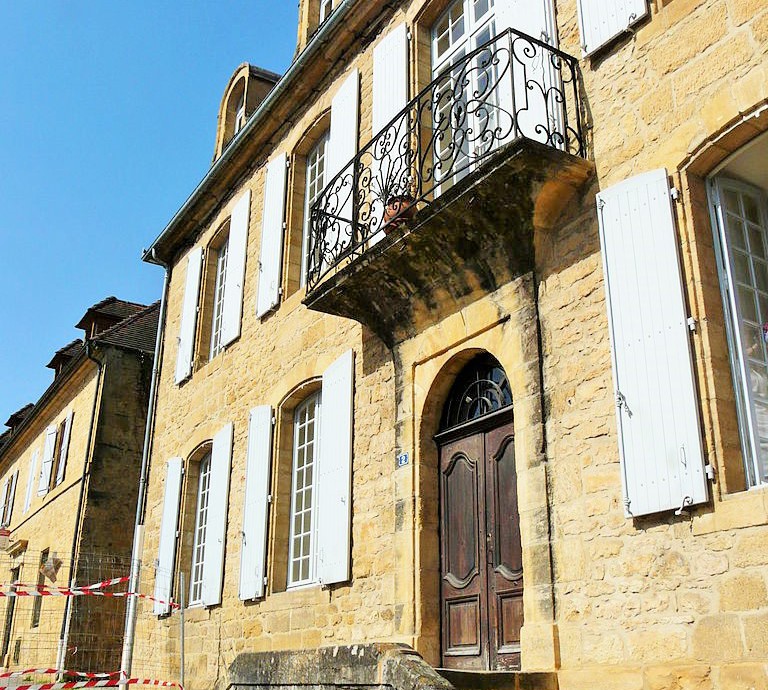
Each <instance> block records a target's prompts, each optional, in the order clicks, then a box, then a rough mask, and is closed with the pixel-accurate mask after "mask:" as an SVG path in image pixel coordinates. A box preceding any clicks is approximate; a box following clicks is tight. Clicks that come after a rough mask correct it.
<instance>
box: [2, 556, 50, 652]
mask: <svg viewBox="0 0 768 690" xmlns="http://www.w3.org/2000/svg"><path fill="white" fill-rule="evenodd" d="M20 574H21V567H20V566H17V567H16V568H12V569H11V587H10V591H11V592H15V591H16V583H17V582H18V581H19V576H20ZM36 598H37V599H40V598H41V597H36ZM15 611H16V597H8V603H7V604H6V607H5V625H4V627H3V649H2V652H0V659H3V660H4V659H5V656H6V654H8V649H9V647H10V645H11V633H12V632H13V614H14V613H15ZM14 656H16V654H14ZM3 664H5V661H3Z"/></svg>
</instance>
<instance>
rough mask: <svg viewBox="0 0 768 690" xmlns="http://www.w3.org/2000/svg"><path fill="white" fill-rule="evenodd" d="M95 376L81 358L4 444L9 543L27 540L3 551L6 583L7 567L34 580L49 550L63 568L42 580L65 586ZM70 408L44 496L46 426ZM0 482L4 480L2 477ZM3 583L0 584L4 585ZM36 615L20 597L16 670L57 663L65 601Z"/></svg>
mask: <svg viewBox="0 0 768 690" xmlns="http://www.w3.org/2000/svg"><path fill="white" fill-rule="evenodd" d="M97 385H98V375H97V369H96V366H95V364H93V363H91V362H86V363H84V364H83V365H82V367H81V368H80V369H79V370H78V371H77V372H75V373H74V375H73V376H71V377H70V379H69V380H67V381H66V383H65V384H64V385H63V386H62V387H61V388H60V389H59V390H58V391H57V392H56V394H55V395H54V396H53V397H52V398H51V399H50V400H49V401H48V402H47V403H46V404H45V405H44V406H43V407H41V409H40V410H39V411H37V413H36V415H35V418H34V419H33V421H32V422H31V423H30V424H29V426H28V427H27V428H26V429H25V430H24V431H23V432H22V433H21V435H20V436H18V437H17V438H16V439H15V440H14V441H13V444H12V446H11V447H9V448H6V449H5V452H4V458H3V463H2V477H5V476H8V474H10V473H11V472H15V471H16V470H18V472H19V478H18V481H17V485H16V496H15V501H14V506H13V513H12V517H11V523H10V529H11V536H10V542H11V543H12V544H13V543H14V542H27V545H26V549H24V548H19V549H17V550H14V551H11V552H10V553H4V554H2V557H1V558H0V567H2V574H1V575H0V579H1V581H2V582H3V583H5V585H7V584H10V582H11V570H12V569H13V568H17V567H19V568H21V573H20V574H21V577H22V578H23V580H22V581H23V582H24V583H26V584H32V585H35V584H37V576H38V570H39V566H40V557H41V553H42V552H43V551H45V550H46V549H48V551H49V554H50V556H51V557H53V556H54V554H55V555H56V557H57V558H59V559H61V561H62V566H61V569H60V571H59V573H58V574H57V577H56V582H55V583H52V582H51V581H50V580H49V579H46V580H45V582H46V583H47V584H54V585H59V586H60V585H67V584H68V580H69V574H70V567H71V560H70V559H71V549H72V541H73V538H74V534H75V518H76V514H77V505H78V502H79V498H80V485H81V479H82V474H83V467H84V464H85V462H86V453H87V448H88V437H89V430H90V427H91V415H92V411H93V404H94V397H95V396H96V395H97ZM70 410H72V411H73V413H74V416H73V419H72V430H71V436H70V444H69V453H68V457H67V465H66V472H65V475H64V481H63V482H62V483H61V484H60V485H59V486H57V487H55V488H54V489H53V490H52V491H50V492H49V493H48V494H47V495H45V496H38V493H37V491H38V478H39V472H40V463H41V462H42V453H43V444H44V442H45V431H46V428H47V427H48V426H49V425H51V424H59V423H60V422H61V421H62V420H63V419H64V418H65V417H66V416H67V414H68V412H69V411H70ZM35 451H39V458H38V462H37V469H36V473H35V475H34V480H33V485H32V494H31V496H32V497H31V502H30V506H29V510H28V511H27V512H24V499H25V494H26V489H27V482H28V480H29V472H30V461H31V459H32V455H33V453H34V452H35ZM1 481H5V480H4V479H2V480H1ZM5 585H4V588H5ZM9 601H10V600H9V599H4V600H3V603H2V612H0V615H2V616H3V620H4V621H5V620H6V614H7V607H8V602H9ZM40 602H41V603H40V619H39V624H38V625H37V626H34V627H33V625H32V609H33V602H32V601H31V598H30V599H20V600H19V603H18V605H17V606H16V610H15V613H14V617H13V624H12V628H11V634H10V648H9V663H10V665H11V666H13V667H15V668H19V667H20V666H23V667H27V668H28V667H30V666H31V667H34V666H46V665H48V664H54V665H55V663H56V652H57V643H58V639H59V636H60V633H61V625H62V619H63V613H64V606H65V599H64V598H62V597H44V598H41V599H40ZM17 640H20V643H19V645H20V646H19V649H20V655H19V658H18V661H16V660H15V659H14V649H15V645H16V641H17Z"/></svg>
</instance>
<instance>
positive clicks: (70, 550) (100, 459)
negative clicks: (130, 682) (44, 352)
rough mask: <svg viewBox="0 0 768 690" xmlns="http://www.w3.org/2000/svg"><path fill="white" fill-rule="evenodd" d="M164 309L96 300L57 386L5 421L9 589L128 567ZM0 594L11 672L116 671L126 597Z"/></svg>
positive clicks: (58, 366)
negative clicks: (62, 669) (81, 335)
mask: <svg viewBox="0 0 768 690" xmlns="http://www.w3.org/2000/svg"><path fill="white" fill-rule="evenodd" d="M158 314H159V303H155V304H152V305H150V306H145V305H141V304H134V303H132V302H126V301H123V300H119V299H116V298H114V297H108V298H107V299H104V300H102V301H101V302H99V303H97V304H95V305H93V306H92V307H90V308H89V309H88V310H87V312H86V313H85V315H84V316H83V318H82V319H80V321H79V323H78V324H77V327H78V328H80V329H82V330H83V331H84V338H83V339H82V340H75V341H73V342H71V343H69V345H67V346H65V347H63V348H62V349H60V350H59V351H58V352H56V354H55V355H54V357H53V359H52V360H51V362H50V363H49V364H48V366H49V367H50V368H51V369H53V370H54V380H53V382H52V383H51V385H50V386H49V387H48V389H47V390H46V391H45V392H44V393H43V395H42V396H41V397H40V399H39V400H38V401H37V402H36V403H35V404H30V405H27V406H25V407H24V408H22V409H21V410H19V411H18V412H16V413H15V414H13V415H11V416H10V418H9V419H8V421H7V422H6V425H7V427H8V429H7V430H6V431H5V432H4V433H3V435H2V437H0V439H2V440H0V487H2V488H1V489H0V491H1V492H2V493H1V495H2V501H3V506H2V527H4V528H6V529H7V530H8V531H9V532H10V536H9V537H8V540H7V546H6V547H5V549H4V552H2V553H0V567H2V569H3V575H2V578H3V582H4V583H6V585H4V587H3V591H4V593H6V592H8V591H13V590H18V591H25V592H28V591H30V589H32V590H34V588H35V586H37V585H42V586H43V589H45V590H46V591H51V590H52V589H55V588H57V587H63V588H67V587H72V586H81V587H82V586H85V585H90V584H92V583H94V582H99V581H101V580H106V579H109V578H113V577H121V576H127V575H128V571H129V563H130V555H131V547H132V535H133V529H132V526H133V522H134V516H135V510H136V494H137V489H138V481H139V468H140V464H141V453H142V448H143V438H144V429H145V425H146V418H147V409H148V403H149V383H150V377H151V371H152V361H153V359H152V356H153V352H154V347H155V340H156V333H157V320H158ZM11 583H12V584H11ZM9 585H10V586H9ZM24 585H26V586H24ZM124 588H125V585H123V589H124ZM110 591H114V588H112V590H110ZM2 602H3V603H2V605H1V606H2V612H0V616H2V621H3V633H2V650H1V654H2V665H3V666H4V667H5V668H7V669H11V670H20V669H29V668H67V669H74V670H78V671H91V672H104V671H114V670H115V669H117V668H119V665H120V650H121V647H122V632H123V619H124V615H125V613H124V612H125V604H124V602H125V599H120V598H104V597H93V596H89V597H84V596H79V597H74V598H73V597H57V596H37V597H8V598H3V599H2Z"/></svg>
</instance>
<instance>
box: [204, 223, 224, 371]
mask: <svg viewBox="0 0 768 690" xmlns="http://www.w3.org/2000/svg"><path fill="white" fill-rule="evenodd" d="M211 251H212V253H213V254H214V256H211V257H210V261H211V264H213V266H214V267H215V281H214V287H213V295H212V300H211V323H210V328H211V339H210V343H209V349H208V359H209V360H210V359H213V358H214V357H216V355H218V354H219V353H220V352H221V351H222V350H223V349H224V345H222V342H221V339H222V334H223V326H224V292H225V291H226V287H227V262H228V260H229V226H227V228H226V231H225V232H224V234H223V235H222V236H221V238H220V242H219V244H218V245H217V246H216V248H214V249H212V250H211Z"/></svg>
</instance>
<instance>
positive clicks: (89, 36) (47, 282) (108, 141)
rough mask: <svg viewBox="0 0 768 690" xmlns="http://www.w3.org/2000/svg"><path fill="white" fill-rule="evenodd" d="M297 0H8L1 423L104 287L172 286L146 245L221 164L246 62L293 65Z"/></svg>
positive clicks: (1, 26)
mask: <svg viewBox="0 0 768 690" xmlns="http://www.w3.org/2000/svg"><path fill="white" fill-rule="evenodd" d="M297 5H298V0H277V2H275V1H274V0H250V1H248V0H215V1H208V2H204V1H203V0H194V1H193V2H189V1H187V2H179V1H178V0H174V1H165V2H163V1H150V0H138V1H137V2H132V3H115V2H108V1H107V0H91V1H89V2H85V1H82V0H56V1H53V0H35V1H34V2H32V1H29V2H28V1H26V0H25V1H22V2H13V1H12V0H0V241H1V242H2V244H1V245H0V246H1V247H2V251H0V430H1V429H2V422H4V421H5V420H6V419H7V418H8V416H9V415H10V414H11V413H12V412H14V411H16V410H17V409H18V408H20V407H21V406H22V405H24V404H26V403H27V402H34V401H36V400H37V399H38V398H39V397H40V395H41V394H42V393H43V391H44V390H45V389H46V388H47V387H48V385H49V384H50V383H51V381H52V378H53V372H52V371H51V370H50V369H46V368H45V365H46V364H47V363H48V361H50V358H51V357H52V356H53V353H54V352H55V351H56V350H57V349H58V348H60V347H61V346H63V345H65V344H66V343H68V342H69V341H71V340H73V339H75V338H78V337H81V336H82V331H78V330H77V329H75V328H74V324H75V323H77V322H78V320H79V319H80V317H81V316H82V315H83V314H84V313H85V310H86V309H87V308H88V307H89V306H90V305H91V304H93V303H95V302H98V301H99V300H100V299H102V298H104V297H106V296H108V295H115V296H117V297H120V298H122V299H128V300H132V301H137V302H142V303H149V302H152V301H154V300H156V299H159V297H160V290H161V287H162V269H160V268H158V267H155V266H150V265H147V264H143V263H142V262H141V260H140V258H139V257H140V254H141V250H142V249H143V248H144V247H147V246H149V244H150V243H151V241H152V240H153V239H154V238H155V237H156V236H157V234H158V233H159V232H160V231H161V230H162V229H163V227H164V226H165V224H166V223H167V222H168V221H169V220H170V218H171V217H172V215H173V214H174V213H175V211H176V210H177V209H178V208H179V207H180V206H181V204H182V203H183V202H184V200H185V199H186V198H187V196H188V195H189V194H190V193H191V191H192V190H193V189H194V187H195V185H196V184H197V183H198V182H199V181H200V179H201V178H202V177H203V175H204V174H205V172H206V170H207V169H208V167H209V166H210V163H211V157H212V154H213V145H214V136H215V128H216V117H217V111H218V106H219V102H220V100H221V96H222V93H223V90H224V87H225V86H226V84H227V81H228V80H229V77H230V76H231V74H232V72H233V71H234V69H235V68H236V67H237V65H239V64H240V63H241V62H250V63H252V64H256V65H258V66H260V67H264V68H266V69H270V70H273V71H275V72H279V73H282V72H284V71H285V69H286V68H287V67H288V65H289V64H290V61H291V58H292V57H293V51H294V48H295V40H296V21H297V19H296V17H297V9H298V8H297Z"/></svg>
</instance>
